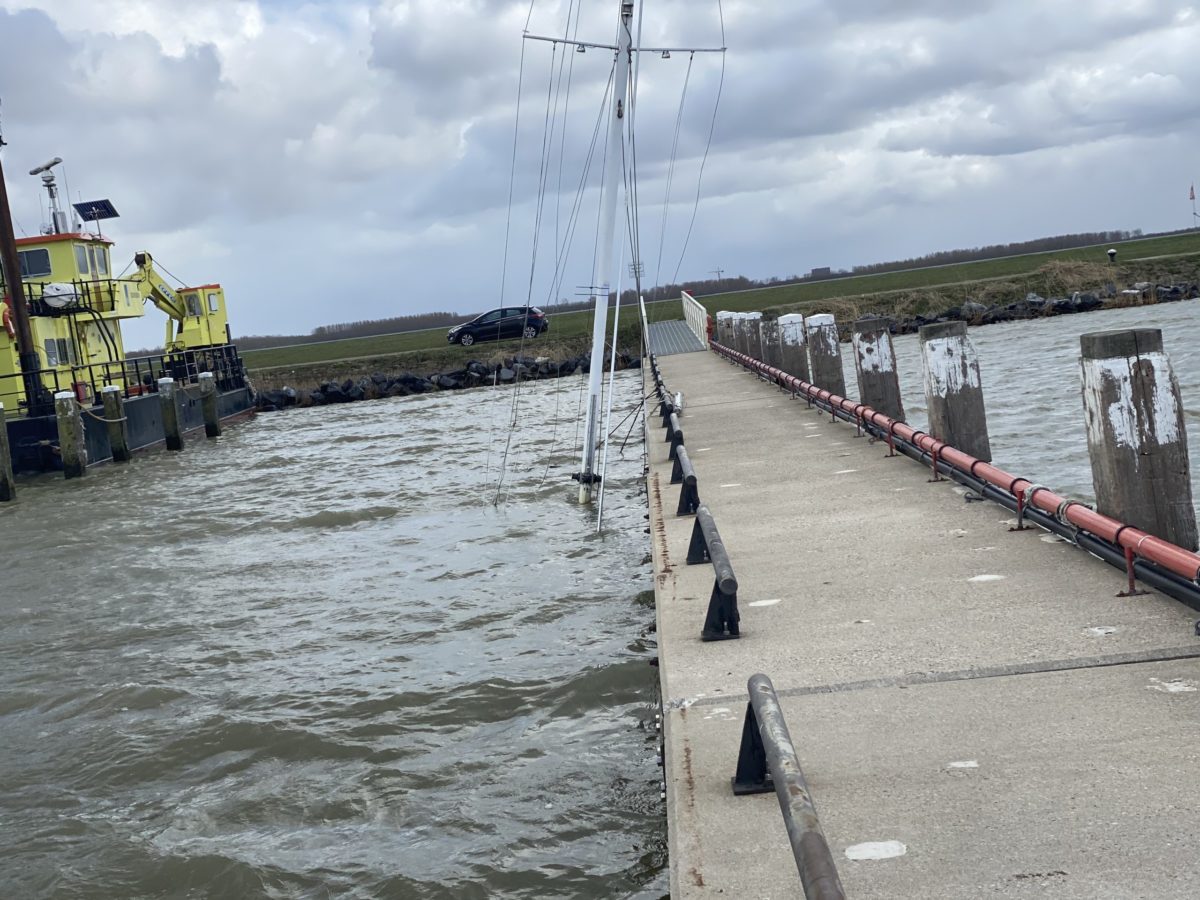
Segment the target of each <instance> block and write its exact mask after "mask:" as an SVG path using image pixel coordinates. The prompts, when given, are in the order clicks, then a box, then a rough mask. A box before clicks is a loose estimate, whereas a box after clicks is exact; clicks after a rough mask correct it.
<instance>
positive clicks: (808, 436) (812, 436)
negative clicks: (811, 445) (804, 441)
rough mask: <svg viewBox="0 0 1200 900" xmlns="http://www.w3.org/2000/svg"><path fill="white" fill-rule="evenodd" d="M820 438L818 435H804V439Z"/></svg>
mask: <svg viewBox="0 0 1200 900" xmlns="http://www.w3.org/2000/svg"><path fill="white" fill-rule="evenodd" d="M820 436H821V435H819V434H806V435H805V437H806V438H815V437H820Z"/></svg>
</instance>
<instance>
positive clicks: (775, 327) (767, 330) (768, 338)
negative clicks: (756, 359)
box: [759, 316, 779, 368]
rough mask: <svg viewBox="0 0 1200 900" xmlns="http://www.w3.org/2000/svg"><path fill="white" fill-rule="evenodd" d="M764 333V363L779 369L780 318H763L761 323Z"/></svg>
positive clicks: (761, 330) (760, 326) (760, 327)
mask: <svg viewBox="0 0 1200 900" xmlns="http://www.w3.org/2000/svg"><path fill="white" fill-rule="evenodd" d="M759 330H760V332H761V333H762V352H763V355H762V361H763V362H765V363H766V364H767V365H768V366H774V367H775V368H779V318H778V316H763V318H762V321H761V322H760V323H759Z"/></svg>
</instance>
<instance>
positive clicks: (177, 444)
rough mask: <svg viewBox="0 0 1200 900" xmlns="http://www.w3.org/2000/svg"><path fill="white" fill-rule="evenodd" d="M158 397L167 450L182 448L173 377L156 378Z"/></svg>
mask: <svg viewBox="0 0 1200 900" xmlns="http://www.w3.org/2000/svg"><path fill="white" fill-rule="evenodd" d="M158 397H159V400H160V402H161V403H162V422H163V437H164V438H165V440H166V443H167V449H168V450H182V449H183V429H181V428H180V426H179V404H178V402H177V401H176V399H175V379H174V378H160V379H158Z"/></svg>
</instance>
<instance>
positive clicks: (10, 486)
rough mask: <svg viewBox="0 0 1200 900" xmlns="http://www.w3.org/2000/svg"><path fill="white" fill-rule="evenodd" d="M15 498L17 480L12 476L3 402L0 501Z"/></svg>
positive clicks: (1, 414) (0, 406)
mask: <svg viewBox="0 0 1200 900" xmlns="http://www.w3.org/2000/svg"><path fill="white" fill-rule="evenodd" d="M16 499H17V482H16V480H15V479H14V478H13V467H12V451H11V450H10V449H9V446H8V425H7V424H5V421H4V404H3V403H0V503H7V502H8V501H10V500H16Z"/></svg>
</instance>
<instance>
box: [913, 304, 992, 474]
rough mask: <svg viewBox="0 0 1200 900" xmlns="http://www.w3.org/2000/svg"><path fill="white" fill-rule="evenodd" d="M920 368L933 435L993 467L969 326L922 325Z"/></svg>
mask: <svg viewBox="0 0 1200 900" xmlns="http://www.w3.org/2000/svg"><path fill="white" fill-rule="evenodd" d="M920 341H921V363H922V367H923V369H924V373H925V406H926V408H927V409H928V410H929V433H930V434H932V435H933V436H934V437H935V438H937V439H938V440H939V441H945V442H946V443H947V444H950V445H952V446H954V447H957V448H958V449H959V450H961V451H963V452H964V453H968V454H970V455H971V456H973V457H975V458H976V459H978V460H982V461H983V462H991V461H992V444H991V441H989V440H988V430H987V411H986V409H985V408H984V405H983V382H982V380H981V379H980V376H979V356H978V355H977V354H976V353H975V345H974V344H973V343H972V342H971V339H970V338H969V337H967V323H966V322H939V323H937V324H934V325H922V326H921V331H920Z"/></svg>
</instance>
